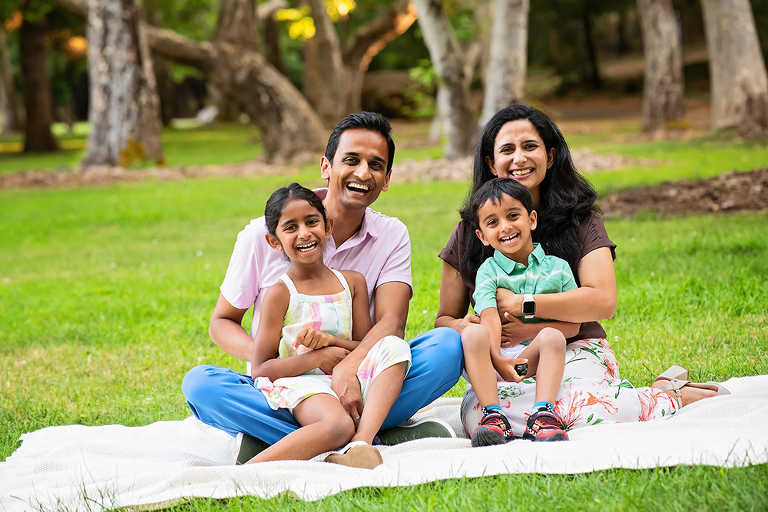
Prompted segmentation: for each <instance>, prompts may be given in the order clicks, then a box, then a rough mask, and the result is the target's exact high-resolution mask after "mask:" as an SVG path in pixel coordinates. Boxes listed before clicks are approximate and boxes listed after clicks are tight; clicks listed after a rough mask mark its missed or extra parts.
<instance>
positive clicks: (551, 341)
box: [537, 327, 565, 353]
mask: <svg viewBox="0 0 768 512" xmlns="http://www.w3.org/2000/svg"><path fill="white" fill-rule="evenodd" d="M537 338H538V339H539V342H540V343H541V345H542V347H546V348H548V349H550V350H557V351H561V352H563V353H565V336H563V333H562V332H560V331H559V330H557V329H555V328H553V327H545V328H544V329H542V330H541V331H540V332H539V335H538V336H537Z"/></svg>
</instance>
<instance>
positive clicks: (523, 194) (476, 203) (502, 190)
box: [469, 178, 533, 229]
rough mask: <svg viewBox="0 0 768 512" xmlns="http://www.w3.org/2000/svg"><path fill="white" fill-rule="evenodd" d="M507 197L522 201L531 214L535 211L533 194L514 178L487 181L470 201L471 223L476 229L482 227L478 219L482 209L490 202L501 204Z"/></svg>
mask: <svg viewBox="0 0 768 512" xmlns="http://www.w3.org/2000/svg"><path fill="white" fill-rule="evenodd" d="M505 195H507V196H509V197H511V198H512V199H516V200H518V201H520V203H521V204H522V205H523V207H524V208H525V209H526V210H527V211H528V213H529V214H530V213H531V212H532V211H533V199H532V198H531V192H530V191H529V190H528V189H527V188H526V187H525V186H524V185H521V184H520V183H518V182H517V180H515V179H514V178H494V179H492V180H488V181H486V182H485V183H484V184H483V186H482V187H480V188H479V189H477V192H475V193H474V194H472V197H471V198H470V199H469V211H470V212H471V214H472V218H471V219H470V221H471V222H472V227H473V228H474V229H479V227H480V220H479V219H478V218H477V211H478V210H479V209H480V207H481V206H483V205H484V204H485V203H487V202H488V201H491V202H492V203H493V204H499V203H500V202H501V198H502V197H503V196H505Z"/></svg>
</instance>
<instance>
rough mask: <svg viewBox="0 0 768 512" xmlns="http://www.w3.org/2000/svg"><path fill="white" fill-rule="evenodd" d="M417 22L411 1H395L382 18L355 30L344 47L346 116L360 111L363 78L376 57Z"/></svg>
mask: <svg viewBox="0 0 768 512" xmlns="http://www.w3.org/2000/svg"><path fill="white" fill-rule="evenodd" d="M415 21H416V7H415V6H414V5H413V3H411V1H410V0H396V1H395V3H394V4H392V6H391V7H390V8H389V9H387V10H386V11H385V12H384V13H383V14H382V15H381V16H378V17H377V18H375V19H374V20H372V21H371V22H369V23H366V24H365V25H363V26H361V27H359V28H358V29H357V30H355V33H354V34H353V35H352V37H351V38H350V40H349V42H348V43H347V45H346V46H345V47H344V53H343V56H342V62H343V63H344V68H345V77H346V78H345V82H346V101H345V109H344V114H349V113H352V112H359V111H360V109H361V106H360V96H361V95H362V92H363V79H364V78H365V73H366V71H368V66H369V65H370V64H371V61H372V60H373V58H374V57H375V56H376V55H377V54H378V53H379V52H380V51H381V50H382V49H383V48H384V47H385V46H386V45H387V43H389V42H390V41H392V40H393V39H394V38H396V37H397V36H399V35H402V34H403V33H405V31H406V30H408V29H409V28H410V27H411V25H413V23H414V22H415Z"/></svg>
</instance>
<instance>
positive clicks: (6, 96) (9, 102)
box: [0, 11, 21, 134]
mask: <svg viewBox="0 0 768 512" xmlns="http://www.w3.org/2000/svg"><path fill="white" fill-rule="evenodd" d="M15 12H16V13H18V11H15ZM18 15H19V16H21V14H18ZM6 19H7V18H6V17H5V16H3V13H2V12H0V115H2V117H3V129H2V133H3V134H8V133H11V132H15V131H17V130H19V129H20V128H21V126H20V123H19V114H18V104H17V102H16V86H15V84H14V83H13V68H12V67H11V57H10V53H9V50H8V36H7V35H6V32H5V24H4V23H3V22H4V21H5V20H6ZM9 21H10V20H9Z"/></svg>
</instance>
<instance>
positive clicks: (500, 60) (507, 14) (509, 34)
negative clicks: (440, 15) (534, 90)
mask: <svg viewBox="0 0 768 512" xmlns="http://www.w3.org/2000/svg"><path fill="white" fill-rule="evenodd" d="M529 11H530V2H529V0H496V5H495V10H494V19H493V29H492V32H491V48H490V60H489V62H488V71H487V73H486V75H485V98H484V100H483V114H482V117H481V118H480V123H481V125H484V124H485V123H486V122H487V121H488V120H489V119H490V118H491V117H493V115H494V114H495V113H496V112H498V111H499V110H501V109H502V108H504V107H506V106H507V105H509V104H511V103H516V102H519V101H522V99H523V97H524V96H525V74H526V68H527V65H528V60H527V55H528V13H529Z"/></svg>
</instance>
